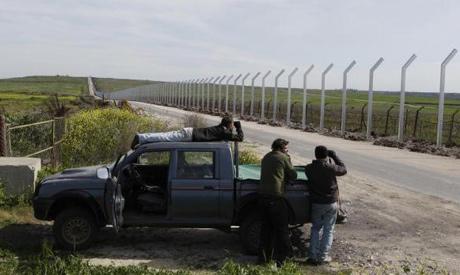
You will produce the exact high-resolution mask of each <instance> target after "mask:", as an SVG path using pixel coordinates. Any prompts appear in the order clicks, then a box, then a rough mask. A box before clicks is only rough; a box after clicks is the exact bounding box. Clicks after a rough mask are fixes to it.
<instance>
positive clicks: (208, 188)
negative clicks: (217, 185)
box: [203, 185, 214, 190]
mask: <svg viewBox="0 0 460 275" xmlns="http://www.w3.org/2000/svg"><path fill="white" fill-rule="evenodd" d="M203 189H205V190H214V186H211V185H205V186H204V187H203Z"/></svg>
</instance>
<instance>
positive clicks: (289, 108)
mask: <svg viewBox="0 0 460 275" xmlns="http://www.w3.org/2000/svg"><path fill="white" fill-rule="evenodd" d="M297 70H298V68H297V67H295V68H294V70H292V72H291V73H290V74H289V75H288V94H287V106H286V124H287V125H289V124H290V123H291V79H292V76H293V75H294V74H295V73H296V72H297Z"/></svg>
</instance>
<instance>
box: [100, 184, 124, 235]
mask: <svg viewBox="0 0 460 275" xmlns="http://www.w3.org/2000/svg"><path fill="white" fill-rule="evenodd" d="M104 196H105V211H106V213H107V216H108V223H109V224H111V225H112V226H113V228H114V229H115V231H116V232H118V230H119V229H120V227H121V226H122V225H123V208H124V206H125V198H123V195H122V193H121V185H120V184H118V183H117V182H116V181H115V180H114V179H112V178H110V177H108V179H107V182H106V184H105V195H104Z"/></svg>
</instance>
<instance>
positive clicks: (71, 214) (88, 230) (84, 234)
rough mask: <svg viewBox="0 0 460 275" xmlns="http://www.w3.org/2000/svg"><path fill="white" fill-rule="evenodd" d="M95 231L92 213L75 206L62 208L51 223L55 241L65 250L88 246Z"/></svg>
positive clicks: (96, 228) (96, 227)
mask: <svg viewBox="0 0 460 275" xmlns="http://www.w3.org/2000/svg"><path fill="white" fill-rule="evenodd" d="M97 231H98V226H97V223H96V219H95V217H94V214H93V213H91V212H89V211H88V210H86V209H82V208H76V207H75V208H67V209H64V210H62V211H61V212H60V213H59V214H58V215H57V217H56V219H55V220H54V224H53V233H54V237H55V239H56V243H57V244H58V245H59V247H61V248H63V249H65V250H72V251H75V250H81V249H86V248H88V247H89V246H90V245H91V244H92V243H93V240H94V237H95V236H96V233H97Z"/></svg>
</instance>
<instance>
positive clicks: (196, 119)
mask: <svg viewBox="0 0 460 275" xmlns="http://www.w3.org/2000/svg"><path fill="white" fill-rule="evenodd" d="M182 123H183V124H184V127H192V128H204V127H207V126H208V125H207V123H206V120H205V119H204V118H203V117H202V116H200V115H196V114H193V115H185V116H184V117H183V118H182Z"/></svg>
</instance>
